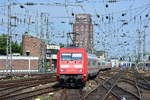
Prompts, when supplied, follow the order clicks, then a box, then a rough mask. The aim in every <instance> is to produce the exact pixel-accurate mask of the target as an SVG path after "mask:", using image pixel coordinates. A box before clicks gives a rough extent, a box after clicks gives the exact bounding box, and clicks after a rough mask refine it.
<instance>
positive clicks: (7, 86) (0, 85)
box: [0, 74, 57, 100]
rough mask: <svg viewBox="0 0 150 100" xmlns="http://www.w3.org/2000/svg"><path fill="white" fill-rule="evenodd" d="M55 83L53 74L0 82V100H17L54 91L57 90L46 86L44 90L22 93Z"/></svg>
mask: <svg viewBox="0 0 150 100" xmlns="http://www.w3.org/2000/svg"><path fill="white" fill-rule="evenodd" d="M55 82H56V76H55V74H50V75H42V76H36V77H32V78H27V79H21V80H8V81H0V100H1V99H2V100H3V99H4V100H9V98H10V100H12V99H11V98H12V97H13V98H14V100H18V98H20V97H24V98H27V97H33V96H37V95H41V94H43V93H47V92H51V91H55V90H57V89H54V88H52V86H48V87H46V88H42V89H37V90H36V89H34V90H30V91H24V90H28V89H30V88H35V87H36V88H38V87H40V86H45V85H46V84H49V83H55ZM22 91H24V92H22ZM24 95H26V96H24ZM24 98H22V99H24Z"/></svg>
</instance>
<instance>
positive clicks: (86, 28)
mask: <svg viewBox="0 0 150 100" xmlns="http://www.w3.org/2000/svg"><path fill="white" fill-rule="evenodd" d="M73 32H74V33H76V34H78V35H77V36H76V39H75V44H76V45H77V46H80V47H83V48H84V49H86V50H87V51H91V50H92V48H93V47H92V44H93V24H92V19H91V15H90V14H77V15H75V23H74V24H73Z"/></svg>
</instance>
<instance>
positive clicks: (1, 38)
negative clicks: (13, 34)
mask: <svg viewBox="0 0 150 100" xmlns="http://www.w3.org/2000/svg"><path fill="white" fill-rule="evenodd" d="M11 45H12V53H20V54H22V51H23V50H22V43H20V44H18V43H17V42H12V43H11ZM6 49H7V35H4V34H2V35H0V55H6Z"/></svg>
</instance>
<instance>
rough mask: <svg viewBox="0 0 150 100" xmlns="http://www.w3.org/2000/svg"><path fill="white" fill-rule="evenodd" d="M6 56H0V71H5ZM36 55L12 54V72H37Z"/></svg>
mask: <svg viewBox="0 0 150 100" xmlns="http://www.w3.org/2000/svg"><path fill="white" fill-rule="evenodd" d="M6 60H7V56H0V72H6ZM37 71H38V57H32V56H13V57H12V72H37Z"/></svg>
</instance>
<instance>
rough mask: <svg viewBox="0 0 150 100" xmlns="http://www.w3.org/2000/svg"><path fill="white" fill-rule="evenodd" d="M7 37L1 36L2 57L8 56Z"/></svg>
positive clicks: (0, 50)
mask: <svg viewBox="0 0 150 100" xmlns="http://www.w3.org/2000/svg"><path fill="white" fill-rule="evenodd" d="M6 47H7V35H4V34H2V35H0V55H6Z"/></svg>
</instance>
